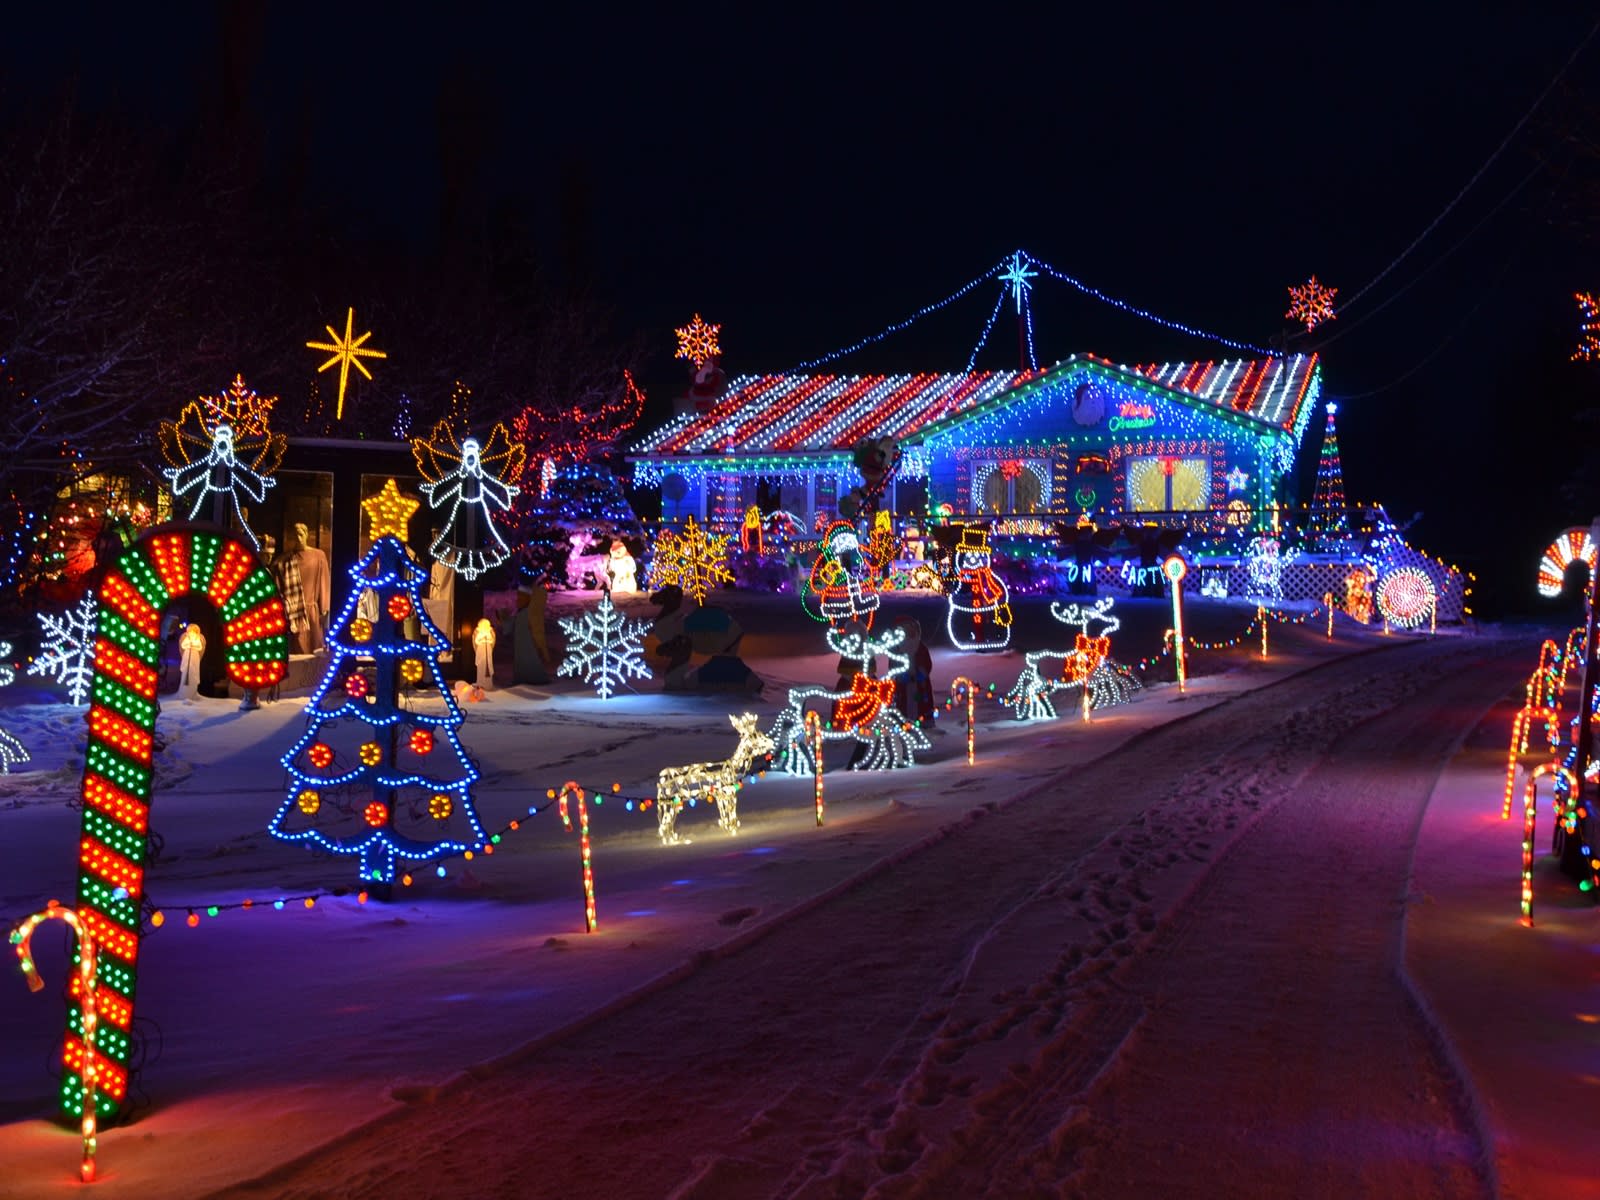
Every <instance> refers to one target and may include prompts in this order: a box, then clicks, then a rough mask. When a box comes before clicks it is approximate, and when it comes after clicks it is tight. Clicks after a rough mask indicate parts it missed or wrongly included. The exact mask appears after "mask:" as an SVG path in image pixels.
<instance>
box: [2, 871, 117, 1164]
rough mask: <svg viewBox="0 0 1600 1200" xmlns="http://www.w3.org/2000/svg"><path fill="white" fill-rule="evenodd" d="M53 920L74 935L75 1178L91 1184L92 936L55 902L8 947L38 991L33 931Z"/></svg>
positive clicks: (96, 982)
mask: <svg viewBox="0 0 1600 1200" xmlns="http://www.w3.org/2000/svg"><path fill="white" fill-rule="evenodd" d="M52 918H54V919H57V920H60V921H64V922H65V923H66V924H68V925H70V926H71V927H72V932H73V933H74V934H75V935H76V936H77V940H78V953H77V954H76V956H75V957H76V959H77V963H78V977H77V979H76V980H75V984H76V986H75V987H74V989H73V992H74V994H75V995H76V996H77V998H78V1012H79V1014H80V1017H79V1020H80V1028H81V1029H82V1036H83V1047H84V1056H83V1057H84V1065H83V1097H84V1098H83V1105H82V1114H81V1116H80V1117H79V1121H78V1129H79V1132H80V1134H81V1136H82V1138H83V1157H82V1159H81V1160H80V1162H79V1166H78V1177H79V1178H80V1179H82V1180H83V1182H84V1183H93V1182H94V1155H95V1149H96V1147H97V1145H98V1141H99V1138H98V1135H97V1133H96V1126H97V1124H98V1121H97V1117H96V1110H97V1105H96V1103H95V1101H96V1083H97V1078H96V1077H97V1074H98V1069H97V1065H96V1064H97V1060H98V1056H97V1054H96V1048H97V1045H98V1043H97V1041H96V1038H95V1034H96V1032H97V1031H98V1029H99V1024H100V1006H101V1003H102V1002H101V998H100V978H99V974H100V973H99V955H98V953H97V950H96V946H95V940H94V936H93V935H92V934H91V933H90V932H89V931H88V929H87V928H85V923H84V921H83V920H82V919H81V918H80V917H79V916H78V914H77V913H75V912H73V911H72V910H71V909H70V908H62V907H61V905H59V904H58V903H57V902H56V901H54V900H52V901H50V903H49V905H48V906H47V907H46V908H45V910H44V911H43V912H38V913H34V914H33V915H32V916H31V917H28V918H26V919H25V920H24V921H23V922H22V923H21V924H19V925H18V926H17V927H16V928H15V929H13V930H12V931H11V944H12V946H14V947H15V948H16V951H17V957H18V958H19V959H20V960H21V965H22V975H23V978H24V979H26V980H27V981H28V990H29V991H30V992H37V991H41V990H42V989H43V988H44V980H42V979H40V978H39V971H38V968H37V967H35V966H34V962H33V931H34V930H35V929H37V928H38V927H39V926H40V925H42V924H43V923H44V922H45V921H48V920H51V919H52Z"/></svg>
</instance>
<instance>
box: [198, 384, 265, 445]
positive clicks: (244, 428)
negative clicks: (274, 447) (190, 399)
mask: <svg viewBox="0 0 1600 1200" xmlns="http://www.w3.org/2000/svg"><path fill="white" fill-rule="evenodd" d="M200 403H202V404H204V405H205V406H206V421H207V423H208V424H210V425H211V427H212V428H213V429H214V428H215V427H216V426H218V425H231V426H232V427H233V432H234V435H235V436H237V437H255V436H258V435H264V434H265V433H266V432H267V419H268V418H269V417H270V416H271V415H272V407H273V405H275V404H277V403H278V398H277V397H276V396H263V395H261V394H260V393H259V392H257V391H256V390H255V389H254V388H251V387H247V386H246V385H245V382H244V376H243V375H235V376H234V377H233V382H232V383H231V384H229V385H228V390H227V391H226V392H224V393H223V394H222V395H220V396H201V397H200Z"/></svg>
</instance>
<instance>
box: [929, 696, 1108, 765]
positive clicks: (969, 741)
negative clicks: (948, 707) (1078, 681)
mask: <svg viewBox="0 0 1600 1200" xmlns="http://www.w3.org/2000/svg"><path fill="white" fill-rule="evenodd" d="M1086 690H1087V689H1086ZM963 694H964V695H965V696H966V698H967V766H969V767H970V766H972V763H973V738H972V727H973V717H974V711H973V710H974V706H975V704H976V701H977V697H978V685H977V684H975V683H973V682H972V680H970V679H968V678H967V677H966V676H965V675H957V676H956V677H955V678H954V679H952V680H951V681H950V703H951V704H954V703H955V702H956V697H957V696H960V695H963Z"/></svg>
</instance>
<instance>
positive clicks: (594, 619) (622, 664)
mask: <svg viewBox="0 0 1600 1200" xmlns="http://www.w3.org/2000/svg"><path fill="white" fill-rule="evenodd" d="M560 624H561V631H562V632H563V633H565V634H566V635H567V657H566V658H565V659H563V660H562V663H561V665H560V666H559V667H557V668H556V674H557V675H578V674H581V675H582V676H583V681H584V682H585V683H592V684H593V685H594V688H595V691H597V692H599V693H600V699H602V700H609V699H610V698H611V693H612V691H613V690H615V688H616V686H617V685H618V684H626V683H627V681H628V680H629V679H649V678H650V668H649V667H647V666H645V663H644V658H643V655H644V635H645V634H646V633H647V632H648V631H649V628H650V626H649V625H648V624H647V623H646V622H644V621H630V620H629V619H628V618H627V617H624V616H623V615H622V614H621V613H619V612H618V611H617V610H616V608H615V607H613V606H612V603H611V596H610V595H609V594H608V593H601V596H600V604H599V607H597V608H596V609H595V611H594V612H592V613H585V614H584V615H583V616H581V617H578V618H577V619H576V620H568V619H567V618H566V617H562V618H560Z"/></svg>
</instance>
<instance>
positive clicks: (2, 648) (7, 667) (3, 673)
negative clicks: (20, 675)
mask: <svg viewBox="0 0 1600 1200" xmlns="http://www.w3.org/2000/svg"><path fill="white" fill-rule="evenodd" d="M10 658H11V643H10V642H0V659H4V660H8V661H3V662H0V687H10V686H11V685H12V684H13V683H15V682H16V681H17V673H16V672H15V671H13V670H12V669H11V663H10V661H9V659H10Z"/></svg>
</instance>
